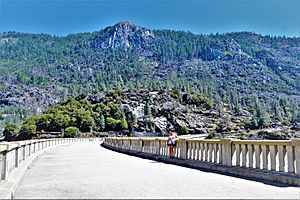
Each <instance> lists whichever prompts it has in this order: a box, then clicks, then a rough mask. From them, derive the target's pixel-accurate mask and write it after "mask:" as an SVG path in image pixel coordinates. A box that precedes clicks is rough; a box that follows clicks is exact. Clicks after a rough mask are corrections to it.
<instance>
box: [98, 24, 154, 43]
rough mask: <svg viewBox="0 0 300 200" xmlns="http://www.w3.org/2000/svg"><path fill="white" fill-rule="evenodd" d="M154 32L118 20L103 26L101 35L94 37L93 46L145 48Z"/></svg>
mask: <svg viewBox="0 0 300 200" xmlns="http://www.w3.org/2000/svg"><path fill="white" fill-rule="evenodd" d="M153 39H154V34H153V32H152V31H150V30H149V29H146V28H143V27H140V26H137V25H136V24H134V23H133V22H131V21H126V22H120V23H117V24H116V25H114V26H109V27H107V28H105V29H104V30H103V32H102V34H101V35H98V36H96V37H95V38H94V41H93V46H94V47H98V48H102V49H106V48H112V49H113V48H118V47H120V48H123V49H128V48H133V47H134V48H147V47H148V46H150V45H151V43H152V42H153Z"/></svg>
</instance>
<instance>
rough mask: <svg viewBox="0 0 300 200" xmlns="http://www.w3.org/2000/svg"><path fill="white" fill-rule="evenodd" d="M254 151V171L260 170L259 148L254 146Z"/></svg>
mask: <svg viewBox="0 0 300 200" xmlns="http://www.w3.org/2000/svg"><path fill="white" fill-rule="evenodd" d="M254 150H255V167H256V169H260V148H259V145H257V144H256V145H254Z"/></svg>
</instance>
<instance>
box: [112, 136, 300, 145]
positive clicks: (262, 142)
mask: <svg viewBox="0 0 300 200" xmlns="http://www.w3.org/2000/svg"><path fill="white" fill-rule="evenodd" d="M110 139H116V140H132V141H139V140H143V141H155V140H157V139H158V140H160V141H167V140H168V137H151V138H150V137H110ZM180 140H186V141H187V142H199V143H210V144H217V143H221V142H222V141H223V140H226V141H227V142H231V143H232V144H252V145H293V142H292V141H300V140H297V139H296V140H238V139H232V138H226V139H203V138H190V139H188V138H181V137H180V136H179V137H178V138H177V141H180ZM294 143H295V142H294ZM298 143H299V144H300V142H296V143H295V144H297V145H298Z"/></svg>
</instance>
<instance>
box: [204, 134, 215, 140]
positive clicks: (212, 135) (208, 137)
mask: <svg viewBox="0 0 300 200" xmlns="http://www.w3.org/2000/svg"><path fill="white" fill-rule="evenodd" d="M214 138H216V134H215V133H210V134H209V135H208V136H207V137H206V138H205V139H214Z"/></svg>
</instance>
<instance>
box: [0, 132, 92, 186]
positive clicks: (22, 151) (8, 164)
mask: <svg viewBox="0 0 300 200" xmlns="http://www.w3.org/2000/svg"><path fill="white" fill-rule="evenodd" d="M87 140H90V139H89V138H56V139H40V140H26V141H17V142H1V143H0V180H7V179H8V177H9V175H10V174H11V173H12V172H13V171H14V169H15V168H17V167H19V165H20V164H21V163H23V162H25V161H26V160H27V159H29V158H31V157H32V156H33V155H34V154H36V153H38V152H40V151H42V150H46V149H49V148H50V147H54V146H59V145H64V144H69V143H74V142H79V141H87Z"/></svg>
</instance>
